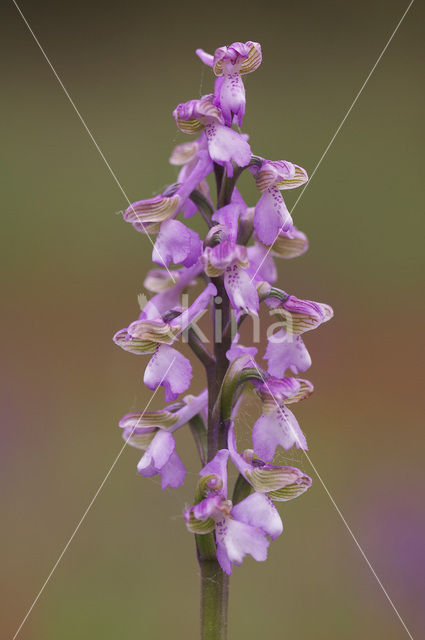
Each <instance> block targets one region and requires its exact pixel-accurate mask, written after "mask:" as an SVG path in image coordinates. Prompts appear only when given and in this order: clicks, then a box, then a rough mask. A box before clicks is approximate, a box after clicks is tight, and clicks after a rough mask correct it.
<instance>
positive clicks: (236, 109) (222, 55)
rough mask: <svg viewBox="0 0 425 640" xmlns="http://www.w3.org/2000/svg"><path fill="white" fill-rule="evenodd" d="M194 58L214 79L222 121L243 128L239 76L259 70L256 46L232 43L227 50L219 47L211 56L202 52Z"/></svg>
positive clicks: (259, 51) (197, 52)
mask: <svg viewBox="0 0 425 640" xmlns="http://www.w3.org/2000/svg"><path fill="white" fill-rule="evenodd" d="M196 54H197V55H198V56H199V57H200V59H201V60H202V62H204V63H205V64H206V65H208V66H209V67H212V69H213V71H214V73H215V75H216V76H217V80H216V85H215V91H214V93H215V96H216V100H217V103H218V104H217V106H219V107H220V109H221V111H222V114H223V117H224V121H225V123H226V124H227V125H228V126H232V124H233V120H234V119H235V118H236V121H237V123H238V125H239V126H240V127H241V126H242V120H243V117H244V114H245V102H246V101H245V87H244V84H243V82H242V78H241V76H242V75H243V74H245V73H251V72H252V71H255V70H256V69H258V67H259V66H260V64H261V60H262V54H261V45H260V44H259V43H258V42H251V41H248V42H245V43H243V42H234V43H233V44H231V45H229V46H228V47H219V48H218V49H216V50H215V53H214V55H213V56H212V55H211V54H209V53H206V52H205V51H204V50H203V49H197V50H196Z"/></svg>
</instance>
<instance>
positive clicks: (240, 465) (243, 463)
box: [227, 423, 252, 476]
mask: <svg viewBox="0 0 425 640" xmlns="http://www.w3.org/2000/svg"><path fill="white" fill-rule="evenodd" d="M227 446H228V447H229V453H230V458H231V460H232V462H233V464H234V465H235V467H236V469H237V470H238V471H239V473H240V474H241V475H243V476H245V474H246V472H247V471H250V470H251V469H252V465H251V464H250V463H249V462H248V461H247V460H246V459H245V458H244V457H243V456H242V455H241V454H240V453H239V452H238V450H237V449H236V436H235V428H234V424H233V423H232V424H231V425H230V428H229V435H228V439H227Z"/></svg>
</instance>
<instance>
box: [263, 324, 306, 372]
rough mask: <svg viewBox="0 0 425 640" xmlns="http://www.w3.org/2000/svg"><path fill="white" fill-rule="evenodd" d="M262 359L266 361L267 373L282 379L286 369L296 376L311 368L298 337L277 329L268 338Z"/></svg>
mask: <svg viewBox="0 0 425 640" xmlns="http://www.w3.org/2000/svg"><path fill="white" fill-rule="evenodd" d="M264 358H265V359H266V360H267V361H268V369H267V370H268V372H269V373H270V374H271V375H272V376H275V377H276V378H283V377H284V376H285V372H286V371H287V369H290V370H291V371H292V373H295V374H298V373H300V372H304V371H307V369H308V368H309V367H310V366H311V357H310V354H309V352H308V351H307V348H306V346H305V344H304V341H303V339H302V338H301V336H300V335H294V334H292V333H287V332H286V331H285V330H284V329H279V331H277V332H276V333H275V334H273V335H272V336H270V338H269V340H268V345H267V349H266V354H265V356H264Z"/></svg>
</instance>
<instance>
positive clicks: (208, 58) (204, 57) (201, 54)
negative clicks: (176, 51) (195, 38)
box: [195, 49, 214, 67]
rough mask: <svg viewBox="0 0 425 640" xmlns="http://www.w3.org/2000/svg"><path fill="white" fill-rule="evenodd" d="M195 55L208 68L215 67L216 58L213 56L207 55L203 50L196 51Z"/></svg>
mask: <svg viewBox="0 0 425 640" xmlns="http://www.w3.org/2000/svg"><path fill="white" fill-rule="evenodd" d="M195 53H196V55H197V56H198V58H200V59H201V60H202V62H203V63H204V64H206V65H207V66H208V67H212V66H213V60H214V56H212V55H211V54H210V53H206V52H205V51H204V50H203V49H196V51H195Z"/></svg>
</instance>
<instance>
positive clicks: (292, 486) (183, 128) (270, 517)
mask: <svg viewBox="0 0 425 640" xmlns="http://www.w3.org/2000/svg"><path fill="white" fill-rule="evenodd" d="M196 53H197V55H198V56H199V58H200V59H201V61H202V62H203V63H204V64H206V65H207V66H209V67H210V68H211V69H212V71H213V75H212V78H211V90H212V93H208V94H206V95H203V96H202V97H201V98H197V99H188V100H186V101H184V102H182V103H181V104H179V105H177V107H176V108H175V109H174V111H173V113H172V115H173V118H174V121H175V123H176V125H177V128H178V130H179V132H181V133H182V134H188V135H189V136H191V138H190V139H185V140H184V139H183V140H181V141H180V140H179V141H178V144H177V145H176V146H175V147H174V149H171V150H170V156H169V162H170V164H171V165H172V167H173V171H175V177H174V178H173V180H174V182H172V183H171V184H168V185H167V186H166V187H163V188H161V190H160V192H159V191H156V192H155V193H156V194H158V193H159V195H154V196H153V197H152V195H151V194H152V191H151V189H152V188H155V187H149V186H148V185H145V188H146V191H147V193H145V196H146V195H147V196H150V197H147V198H145V199H141V200H137V201H136V202H134V203H133V204H132V205H130V206H129V207H128V208H127V209H126V211H125V212H124V216H123V217H124V220H125V221H126V222H129V223H130V224H131V225H132V226H133V227H134V229H135V230H136V231H138V232H140V233H142V234H155V236H156V237H155V238H154V240H152V239H151V244H152V247H149V252H150V251H151V250H152V262H153V268H152V269H150V270H149V271H148V273H147V274H146V277H145V279H144V282H143V284H144V288H145V291H146V292H147V294H148V295H150V296H151V297H150V298H149V299H148V297H147V295H145V293H141V294H139V296H138V301H139V311H138V315H136V316H135V319H134V320H133V321H132V322H131V323H130V324H129V325H128V326H126V327H125V328H123V329H121V330H120V331H118V332H117V333H115V335H114V337H113V340H114V343H115V344H116V345H117V346H119V347H120V348H121V349H122V350H123V351H126V352H129V353H132V354H135V355H142V356H143V355H147V356H148V358H147V360H146V362H145V365H144V366H145V369H144V373H143V382H144V385H145V387H147V388H148V389H149V390H152V392H153V393H152V396H151V399H150V400H149V403H150V402H151V400H153V399H154V396H155V395H156V394H158V396H159V394H160V393H161V394H162V391H161V387H162V388H163V390H164V398H165V402H166V403H167V406H166V407H165V408H164V409H156V410H147V409H145V410H140V411H133V412H131V413H127V414H126V415H125V416H123V417H122V418H121V420H120V421H119V426H120V428H121V430H122V436H123V438H124V440H125V442H126V443H127V444H129V445H130V446H131V447H135V448H137V449H139V450H140V451H141V458H140V460H139V462H138V464H137V470H138V472H139V475H140V476H142V477H153V476H155V477H159V478H160V481H161V487H162V489H166V488H172V489H176V488H177V487H179V486H181V485H182V484H183V483H184V482H189V483H190V482H191V481H193V478H194V474H187V473H186V469H185V465H184V463H183V460H184V452H183V451H182V452H180V448H181V447H180V444H179V440H178V438H179V433H178V432H180V429H184V430H189V431H190V433H191V435H192V436H193V439H194V441H195V445H196V450H197V452H198V454H199V458H200V468H201V471H200V472H199V476H200V478H199V481H198V482H197V484H196V488H195V487H194V488H195V496H194V499H193V501H192V500H191V501H190V503H189V504H190V506H187V507H186V508H185V510H184V521H185V523H186V527H187V529H188V530H189V531H190V532H191V533H193V534H195V540H196V547H197V558H198V561H199V565H200V571H201V585H202V587H201V588H202V591H203V598H202V620H201V626H202V640H206V638H210V637H212V635H211V633H213V634H214V637H217V638H218V637H224V635H223V633H221V632H222V631H223V629H224V628H225V617H226V612H227V608H226V595H225V594H226V593H227V587H226V584H227V583H226V581H227V576H229V575H230V574H231V573H232V571H233V570H234V567H236V566H238V565H240V564H241V563H242V561H243V560H244V558H245V557H246V556H251V557H252V558H254V560H257V561H264V560H266V557H267V553H268V547H269V545H270V541H271V540H275V539H276V538H277V537H278V536H280V535H281V533H282V531H283V526H282V521H281V518H280V515H279V513H278V510H277V507H276V504H278V503H279V502H287V501H290V500H293V499H294V498H297V497H299V496H302V495H303V494H304V493H305V492H306V491H307V490H308V489H309V488H310V486H311V484H312V479H311V478H310V477H309V476H308V475H307V474H306V473H304V471H303V469H302V468H297V467H292V466H285V465H280V464H278V462H279V460H278V459H277V458H276V454H277V453H278V452H280V451H281V449H283V450H284V451H288V450H294V449H298V450H299V457H300V458H301V460H302V453H303V452H305V451H306V450H307V438H306V435H305V433H304V428H305V427H306V425H304V424H303V426H302V427H301V425H300V423H299V421H298V418H297V416H296V414H297V403H298V402H300V401H301V400H304V399H307V398H308V397H309V396H310V395H311V393H312V392H313V385H312V383H311V382H310V381H309V380H307V379H304V378H302V377H299V376H301V375H304V373H305V372H306V371H307V370H309V368H310V366H311V364H312V359H311V356H310V353H309V351H308V349H307V346H306V344H305V343H304V339H305V335H304V334H307V333H308V332H309V331H312V330H314V329H316V328H317V327H319V326H320V325H321V324H323V323H325V322H327V321H328V320H330V319H331V318H332V316H333V310H332V308H331V307H330V306H329V305H328V304H325V303H322V302H314V301H312V300H304V299H302V298H298V297H296V296H295V295H292V294H288V293H286V292H285V291H284V290H283V289H281V288H279V287H280V280H281V274H280V270H279V259H280V258H283V259H285V260H287V259H292V258H295V257H298V256H302V255H303V254H304V253H305V252H306V251H307V249H308V239H307V236H306V235H305V234H304V233H303V232H302V231H300V230H299V229H298V228H297V227H295V226H294V223H293V220H292V216H291V213H290V211H289V210H288V208H287V206H286V204H285V201H284V199H283V196H282V192H283V191H286V190H289V189H295V188H297V187H302V186H303V185H305V184H306V182H307V180H308V175H307V171H306V170H305V169H303V168H302V167H301V166H299V165H298V164H295V163H293V162H290V161H287V160H278V161H275V160H267V159H265V158H263V157H261V156H259V155H255V154H253V152H252V150H251V146H250V144H249V142H248V139H249V138H248V135H247V134H246V133H242V132H241V131H240V128H241V127H242V124H243V118H244V115H245V110H246V95H245V87H244V81H243V76H244V75H247V74H249V73H251V72H253V71H255V70H256V69H258V67H259V66H260V64H261V63H262V51H261V46H260V44H259V43H257V42H254V41H247V42H234V43H233V44H230V45H228V46H221V47H218V48H217V49H216V50H215V51H214V53H212V54H210V53H206V52H205V51H204V50H202V49H198V50H197V52H196ZM213 81H214V82H213ZM189 97H190V96H189ZM178 135H179V136H180V133H178ZM169 170H170V169H169ZM244 171H245V172H246V175H247V176H248V177H249V179H250V180H252V179H254V180H255V185H256V188H257V191H256V190H255V189H254V192H253V193H254V200H253V201H252V202H248V201H247V200H245V198H244V196H243V194H242V193H241V192H240V191H239V187H240V184H241V183H240V182H238V180H239V179H240V177H241V175H242V173H243V172H244ZM213 181H215V187H214V189H213V188H211V187H212V182H213ZM158 182H159V184H163V181H162V179H161V178H159V179H158ZM149 191H150V193H149ZM255 193H257V195H256V196H255ZM215 194H216V195H215ZM129 229H130V227H129ZM141 241H142V242H145V240H143V239H142V238H141ZM145 246H147V245H145ZM277 283H279V284H277ZM248 316H252V317H251V318H250V320H249V321H250V322H251V324H252V326H253V328H254V333H253V340H250V338H249V337H247V336H249V333H248V332H246V331H245V329H247V326H246V325H247V324H248V321H246V324H245V325H244V326H242V325H243V323H244V322H245V320H246V318H247V317H248ZM270 320H271V322H270ZM260 344H261V345H266V347H265V349H264V347H260ZM261 358H263V360H262V359H261ZM195 359H196V361H197V364H198V366H195V365H194V361H195ZM199 365H201V366H202V368H203V370H204V375H203V374H202V372H201V368H200V367H199ZM189 389H190V390H191V392H192V393H188V392H189ZM185 394H188V395H185ZM192 394H193V395H192ZM248 394H251V395H252V397H253V399H254V401H255V402H257V404H258V406H259V418H258V419H256V420H255V419H254V418H253V419H252V420H250V419H249V415H250V414H249V412H248V411H245V412H243V413H242V411H240V409H241V407H243V406H244V403H245V401H246V399H247V396H248ZM131 399H132V398H131V397H130V398H129V402H131ZM157 400H158V398H156V399H155V402H156V401H157ZM154 406H155V405H154ZM241 416H243V419H241ZM247 421H248V423H249V424H247V425H245V423H246V422H247ZM242 423H243V425H244V426H246V427H247V428H248V429H249V434H250V435H249V438H250V443H249V448H248V449H246V450H245V451H242V452H240V451H239V450H238V448H237V444H236V435H235V430H236V429H237V430H238V433H239V429H240V428H241V426H242ZM235 425H236V426H235ZM307 430H308V429H307V428H305V431H306V432H307ZM176 440H177V445H178V447H179V453H177V450H176ZM180 453H182V457H183V460H182V458H180ZM229 464H231V465H232V466H233V473H234V474H235V477H236V481H235V483H234V487H233V490H232V489H231V488H230V487H229V486H228V485H229V484H230V479H231V478H232V477H233V475H232V474H229V476H228V465H229ZM299 466H300V467H302V464H301V463H300V464H299ZM195 477H196V476H195ZM187 478H188V480H187ZM194 484H195V483H194ZM286 517H288V518H289V517H291V512H290V509H289V506H288V510H287V516H286ZM217 625H218V627H220V629H219V630H218V627H217Z"/></svg>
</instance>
